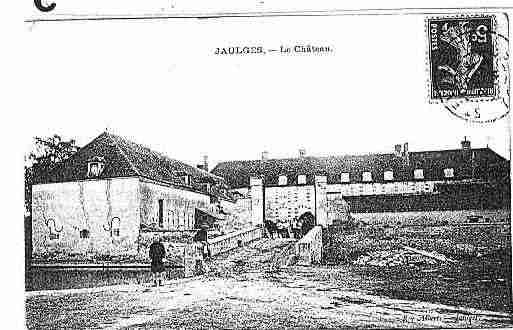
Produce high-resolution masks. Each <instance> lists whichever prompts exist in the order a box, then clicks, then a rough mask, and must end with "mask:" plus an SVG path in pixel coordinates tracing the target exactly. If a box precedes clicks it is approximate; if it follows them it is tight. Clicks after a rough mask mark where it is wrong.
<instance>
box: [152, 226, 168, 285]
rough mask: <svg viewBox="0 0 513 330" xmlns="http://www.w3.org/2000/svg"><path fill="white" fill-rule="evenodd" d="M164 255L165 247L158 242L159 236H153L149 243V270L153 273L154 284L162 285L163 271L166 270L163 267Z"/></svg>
mask: <svg viewBox="0 0 513 330" xmlns="http://www.w3.org/2000/svg"><path fill="white" fill-rule="evenodd" d="M165 257H166V249H165V248H164V245H163V244H162V243H161V242H160V237H159V236H157V235H156V236H155V240H154V242H153V243H151V245H150V259H151V272H152V274H153V280H154V283H155V286H157V287H158V286H160V285H162V280H163V279H162V277H163V274H164V271H165V270H166V269H165V267H164V260H163V259H164V258H165Z"/></svg>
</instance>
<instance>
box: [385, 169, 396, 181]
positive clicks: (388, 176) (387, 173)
mask: <svg viewBox="0 0 513 330" xmlns="http://www.w3.org/2000/svg"><path fill="white" fill-rule="evenodd" d="M383 177H384V179H385V181H390V180H393V179H394V172H392V171H385V173H384V174H383Z"/></svg>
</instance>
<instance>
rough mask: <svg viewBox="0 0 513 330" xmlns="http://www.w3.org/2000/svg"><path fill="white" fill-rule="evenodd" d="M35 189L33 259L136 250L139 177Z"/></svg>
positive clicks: (77, 257) (99, 255) (92, 256)
mask: <svg viewBox="0 0 513 330" xmlns="http://www.w3.org/2000/svg"><path fill="white" fill-rule="evenodd" d="M32 191H33V193H32V245H33V251H32V256H33V259H34V261H38V260H42V259H43V260H55V261H73V260H94V259H102V258H104V257H105V256H123V255H125V256H126V255H132V256H134V255H136V254H137V243H136V242H137V238H138V233H139V225H140V214H139V210H140V208H139V205H140V199H139V179H137V178H116V179H106V180H88V181H79V182H65V183H51V184H39V185H34V186H33V188H32ZM86 231H87V232H86ZM81 232H82V237H81Z"/></svg>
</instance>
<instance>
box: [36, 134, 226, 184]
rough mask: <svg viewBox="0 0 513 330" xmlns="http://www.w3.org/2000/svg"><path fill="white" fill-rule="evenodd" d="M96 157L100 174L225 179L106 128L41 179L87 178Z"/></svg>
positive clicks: (173, 181) (169, 180)
mask: <svg viewBox="0 0 513 330" xmlns="http://www.w3.org/2000/svg"><path fill="white" fill-rule="evenodd" d="M94 157H103V159H104V162H105V167H104V170H103V171H102V173H101V174H100V176H99V177H98V178H100V179H101V178H116V177H131V176H138V177H144V178H148V179H152V180H156V181H161V182H165V183H170V184H175V185H183V181H182V179H181V176H183V175H185V174H187V175H190V176H191V178H193V181H195V182H223V181H224V180H223V179H222V178H221V177H218V176H216V175H214V174H211V173H209V172H207V171H204V170H201V169H198V168H196V167H194V166H191V165H188V164H186V163H183V162H181V161H178V160H174V159H171V158H169V157H167V156H165V155H163V154H161V153H159V152H156V151H153V150H150V149H149V148H147V147H145V146H143V145H140V144H137V143H134V142H132V141H130V140H128V139H126V138H124V137H121V136H118V135H114V134H112V133H107V132H104V133H102V134H100V135H99V136H98V137H96V138H95V139H94V140H93V141H91V142H90V143H89V144H87V145H86V146H84V147H83V148H81V149H80V150H79V151H78V152H77V153H76V154H74V155H73V156H72V157H71V158H69V159H68V160H66V161H64V162H63V163H61V164H58V165H57V166H56V167H55V168H53V169H52V171H51V172H50V173H49V174H47V175H45V176H44V177H43V178H41V180H39V181H38V183H52V182H67V181H77V180H85V179H88V177H87V170H88V169H87V166H88V165H87V164H88V162H89V160H91V159H93V158H94Z"/></svg>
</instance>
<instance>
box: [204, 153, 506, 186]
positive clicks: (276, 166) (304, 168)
mask: <svg viewBox="0 0 513 330" xmlns="http://www.w3.org/2000/svg"><path fill="white" fill-rule="evenodd" d="M508 164H509V162H508V161H507V160H506V159H504V158H503V157H501V156H500V155H498V154H497V153H495V152H494V151H492V150H491V149H489V148H478V149H470V150H466V152H464V150H463V149H453V150H439V151H421V152H409V153H408V158H406V157H405V155H404V154H403V155H400V156H399V155H396V154H394V153H387V154H367V155H344V156H328V157H299V158H284V159H268V160H240V161H228V162H222V163H219V164H218V165H217V166H216V167H215V168H214V169H213V170H212V172H211V173H213V174H215V175H217V176H220V177H223V178H224V179H225V180H226V183H227V184H228V185H229V186H230V187H231V188H242V187H248V186H249V179H250V177H265V184H266V185H277V184H278V177H279V176H280V175H285V176H287V183H288V184H297V176H298V175H306V179H307V182H306V183H307V184H313V182H314V177H315V175H325V176H327V180H328V183H340V182H341V173H349V175H350V180H351V182H362V173H363V172H366V171H368V172H371V173H372V179H373V180H372V181H373V182H384V181H385V180H384V176H383V174H384V172H385V171H387V170H391V171H392V172H393V176H394V181H406V180H411V179H413V170H414V169H423V171H424V178H425V179H426V180H430V179H431V180H437V179H441V178H444V174H443V170H444V169H445V168H454V169H455V172H456V173H455V176H456V177H458V176H460V175H466V176H468V175H473V176H475V177H482V176H485V175H486V173H489V171H490V168H489V167H490V166H508ZM472 168H473V169H472ZM495 169H497V168H495ZM471 172H472V173H471ZM508 174H509V172H508Z"/></svg>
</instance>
